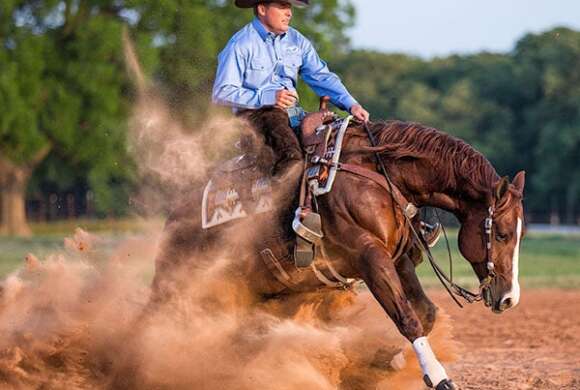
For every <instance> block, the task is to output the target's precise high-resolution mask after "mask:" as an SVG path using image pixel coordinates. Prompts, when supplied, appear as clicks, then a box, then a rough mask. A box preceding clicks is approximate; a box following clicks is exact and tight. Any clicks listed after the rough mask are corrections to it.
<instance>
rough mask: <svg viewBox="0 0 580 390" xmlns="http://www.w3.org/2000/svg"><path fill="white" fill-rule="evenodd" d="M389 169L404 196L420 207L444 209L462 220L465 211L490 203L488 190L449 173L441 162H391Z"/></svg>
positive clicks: (460, 176)
mask: <svg viewBox="0 0 580 390" xmlns="http://www.w3.org/2000/svg"><path fill="white" fill-rule="evenodd" d="M387 170H388V171H389V172H391V174H392V178H393V181H394V183H395V185H397V187H398V188H399V189H400V190H401V192H402V193H403V195H404V196H405V197H407V199H408V200H409V201H411V202H413V203H414V204H415V205H416V206H418V207H424V206H430V207H437V208H441V209H444V210H447V211H449V212H451V213H453V214H455V215H456V216H457V217H459V218H461V217H462V216H463V215H464V214H465V212H466V210H468V209H472V208H473V207H478V208H479V207H486V206H485V205H486V204H487V202H488V196H489V190H483V189H482V188H481V187H480V186H476V185H474V184H473V183H472V181H471V180H470V179H469V178H467V177H462V175H461V173H459V174H458V173H456V172H454V171H453V170H450V169H449V167H448V166H447V165H446V164H445V162H444V161H441V159H432V160H431V159H427V158H426V159H419V160H413V161H405V160H395V161H390V162H389V164H388V167H387ZM450 175H451V176H450ZM489 188H491V187H489Z"/></svg>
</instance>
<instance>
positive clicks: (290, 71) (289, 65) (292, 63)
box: [282, 55, 302, 79]
mask: <svg viewBox="0 0 580 390" xmlns="http://www.w3.org/2000/svg"><path fill="white" fill-rule="evenodd" d="M282 62H283V64H284V74H285V76H287V77H290V78H292V79H296V76H297V75H298V72H299V71H300V66H302V57H301V56H300V55H287V56H285V57H284V59H283V60H282Z"/></svg>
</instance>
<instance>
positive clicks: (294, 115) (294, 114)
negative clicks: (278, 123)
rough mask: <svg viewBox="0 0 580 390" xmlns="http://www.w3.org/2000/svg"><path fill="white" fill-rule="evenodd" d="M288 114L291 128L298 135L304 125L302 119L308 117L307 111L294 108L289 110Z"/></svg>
mask: <svg viewBox="0 0 580 390" xmlns="http://www.w3.org/2000/svg"><path fill="white" fill-rule="evenodd" d="M286 112H287V113H288V119H289V121H290V127H291V128H292V130H294V132H295V133H296V134H298V133H299V131H300V123H302V119H304V117H305V116H306V111H304V109H303V108H302V107H300V106H292V107H290V108H287V109H286Z"/></svg>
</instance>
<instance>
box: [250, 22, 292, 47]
mask: <svg viewBox="0 0 580 390" xmlns="http://www.w3.org/2000/svg"><path fill="white" fill-rule="evenodd" d="M252 26H254V29H255V30H256V31H257V32H258V34H259V35H260V38H262V40H264V41H266V40H267V39H268V37H270V38H272V39H274V38H276V34H274V33H273V32H270V31H268V30H266V27H265V26H264V25H263V24H262V22H260V19H258V18H257V17H256V18H254V20H252ZM285 36H286V33H284V34H280V38H284V37H285Z"/></svg>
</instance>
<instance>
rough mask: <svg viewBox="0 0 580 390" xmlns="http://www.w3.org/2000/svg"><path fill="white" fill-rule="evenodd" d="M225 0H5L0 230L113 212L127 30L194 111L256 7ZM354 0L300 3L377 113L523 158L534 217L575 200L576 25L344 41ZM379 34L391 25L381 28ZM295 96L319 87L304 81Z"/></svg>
mask: <svg viewBox="0 0 580 390" xmlns="http://www.w3.org/2000/svg"><path fill="white" fill-rule="evenodd" d="M232 3H233V2H230V1H225V0H205V1H201V0H114V1H110V0H63V1H61V0H45V1H41V0H26V1H18V0H2V4H1V5H0V233H2V232H3V233H11V234H26V233H27V232H28V228H27V225H26V215H28V218H29V219H40V220H44V219H58V218H65V217H76V216H79V215H89V216H121V215H125V214H127V213H128V212H130V210H131V204H130V199H131V195H132V194H133V193H134V191H135V190H136V188H137V186H138V184H139V178H137V177H136V169H135V164H134V162H133V161H132V159H131V158H130V156H129V154H128V153H127V148H126V127H127V118H128V114H129V110H130V107H131V101H132V86H131V82H130V80H129V77H128V74H127V71H126V69H125V65H124V62H123V58H124V57H123V52H122V51H123V47H122V39H121V37H122V32H123V29H125V28H127V29H128V31H129V33H130V35H131V37H132V38H133V40H134V41H135V43H136V46H137V50H138V53H139V56H140V60H141V62H142V63H143V65H144V68H145V69H146V72H147V73H148V74H149V75H150V76H151V77H152V78H153V79H154V80H155V81H156V83H157V85H158V86H159V87H160V90H161V91H162V92H163V93H164V94H165V96H164V97H165V98H166V99H167V101H169V102H170V103H171V107H172V109H173V110H174V113H175V117H176V118H177V119H178V120H181V121H184V122H187V123H188V124H189V125H190V126H191V127H195V125H196V124H199V123H202V121H203V116H204V115H205V113H206V112H208V111H207V108H208V105H209V93H210V89H211V85H212V82H213V76H214V72H215V66H216V57H217V54H218V52H219V51H220V50H221V48H222V47H223V46H224V45H225V42H226V41H227V39H228V38H229V37H230V36H231V34H232V33H233V32H235V31H236V30H238V29H239V28H240V27H241V26H242V25H243V24H244V23H246V22H248V21H249V20H250V19H251V18H252V14H251V11H242V10H238V9H236V8H235V7H233V5H232ZM354 11H355V10H354V7H353V6H352V4H351V3H350V2H348V1H339V0H322V1H317V2H316V4H314V5H313V6H312V7H310V9H309V10H307V11H302V10H297V11H295V20H294V26H295V27H297V28H298V29H299V30H300V31H302V32H303V33H304V34H305V35H307V36H308V37H310V38H311V39H312V40H313V41H314V42H315V44H316V45H317V47H318V48H319V52H320V54H321V56H322V57H323V58H325V59H327V60H328V61H329V62H330V64H331V67H332V68H333V69H334V70H335V71H337V73H339V74H340V75H341V76H342V77H343V79H344V81H345V83H346V84H347V86H348V87H349V89H350V90H351V92H352V93H353V95H355V97H357V98H358V99H359V100H360V101H361V103H363V104H364V105H366V106H367V107H368V108H369V109H370V111H371V114H372V116H373V117H374V118H376V119H378V118H398V119H404V120H409V121H419V122H423V123H425V124H428V125H431V126H434V127H437V128H440V129H442V130H445V131H447V132H449V133H452V134H455V135H457V136H459V137H462V138H464V139H465V140H467V141H468V142H470V143H472V144H474V145H475V146H476V147H477V148H478V149H480V150H481V151H482V152H483V153H484V154H485V155H486V156H487V157H488V158H489V159H490V160H491V161H492V162H493V164H494V165H495V166H496V167H497V169H498V171H499V172H500V174H509V175H513V174H514V173H515V172H516V171H517V170H520V169H525V170H526V171H527V172H528V181H527V184H526V190H527V192H526V201H527V210H528V212H529V217H530V218H531V220H532V221H534V220H535V221H548V220H550V219H551V220H552V221H565V222H568V223H577V222H578V218H579V216H580V169H579V166H580V32H577V31H573V30H570V29H566V28H557V29H553V30H551V31H548V32H545V33H542V34H529V35H526V36H524V37H522V38H521V39H520V40H519V41H518V42H517V43H516V44H515V47H514V49H513V50H512V51H511V52H509V53H503V54H491V53H482V54H476V55H468V56H452V57H448V58H438V59H433V60H423V59H420V58H416V57H411V56H407V55H403V54H384V53H377V52H368V51H353V50H351V49H350V44H349V40H348V38H347V36H348V28H349V27H351V26H352V24H353V20H354ZM386 39H387V37H386ZM300 90H301V101H302V103H303V105H305V106H306V108H308V109H314V108H315V107H316V101H317V99H316V97H315V96H314V95H313V94H312V93H311V92H309V91H308V90H307V89H306V88H305V87H304V86H301V88H300Z"/></svg>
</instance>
